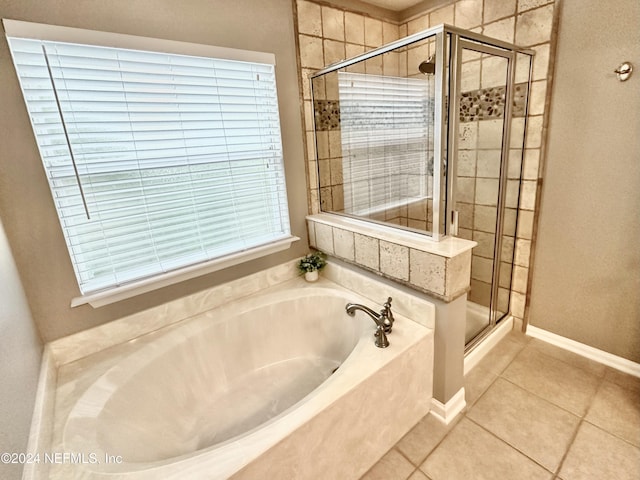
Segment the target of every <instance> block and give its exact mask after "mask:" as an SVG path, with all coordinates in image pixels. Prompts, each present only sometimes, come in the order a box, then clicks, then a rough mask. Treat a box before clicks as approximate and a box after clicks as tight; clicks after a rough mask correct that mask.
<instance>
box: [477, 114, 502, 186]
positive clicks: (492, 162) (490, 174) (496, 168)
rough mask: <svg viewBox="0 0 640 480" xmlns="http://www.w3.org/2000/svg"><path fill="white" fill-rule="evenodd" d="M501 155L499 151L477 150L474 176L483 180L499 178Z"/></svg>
mask: <svg viewBox="0 0 640 480" xmlns="http://www.w3.org/2000/svg"><path fill="white" fill-rule="evenodd" d="M480 123H482V122H480ZM501 153H502V152H501V151H500V150H478V165H477V167H476V175H477V176H478V177H483V178H500V160H501Z"/></svg>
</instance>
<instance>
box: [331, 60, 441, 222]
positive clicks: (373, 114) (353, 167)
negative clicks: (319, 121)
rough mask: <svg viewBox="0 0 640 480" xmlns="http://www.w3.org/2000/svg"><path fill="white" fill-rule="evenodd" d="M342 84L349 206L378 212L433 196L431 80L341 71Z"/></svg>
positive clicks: (346, 201)
mask: <svg viewBox="0 0 640 480" xmlns="http://www.w3.org/2000/svg"><path fill="white" fill-rule="evenodd" d="M338 87H339V90H338V91H339V96H340V128H341V136H342V155H343V175H344V185H345V187H344V207H345V211H348V212H351V213H353V214H355V215H364V216H368V215H375V214H376V213H379V212H383V211H385V210H388V209H390V208H394V207H398V206H401V205H405V204H406V203H407V202H409V201H413V200H419V199H423V198H429V197H431V195H432V191H431V190H432V187H431V186H432V185H433V180H432V176H433V171H432V169H433V145H432V140H431V139H432V136H433V98H432V96H433V93H432V92H431V90H430V86H429V83H428V82H427V81H426V80H425V79H424V78H403V77H394V76H383V75H372V74H362V73H351V72H344V71H339V72H338Z"/></svg>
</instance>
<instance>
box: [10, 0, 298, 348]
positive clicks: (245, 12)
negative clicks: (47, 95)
mask: <svg viewBox="0 0 640 480" xmlns="http://www.w3.org/2000/svg"><path fill="white" fill-rule="evenodd" d="M0 16H1V17H3V18H11V19H15V20H25V21H32V22H41V23H50V24H54V25H63V26H70V27H79V28H85V29H94V30H102V31H108V32H117V33H126V34H133V35H141V36H148V37H155V38H163V39H170V40H179V41H186V42H195V43H203V44H211V45H218V46H223V47H232V48H240V49H246V50H258V51H267V52H273V53H275V55H276V62H277V65H276V77H277V83H278V96H279V106H280V118H281V125H282V136H283V149H284V157H285V169H286V176H287V191H288V195H289V205H290V214H291V227H292V232H293V234H294V235H296V236H298V237H300V238H301V239H302V240H301V241H300V242H297V243H295V244H294V245H293V247H292V248H291V249H289V250H287V251H285V252H280V253H278V254H275V255H272V256H270V257H267V258H263V259H260V260H256V261H253V262H251V263H250V264H244V265H239V266H237V267H233V268H229V269H226V270H223V271H220V272H216V273H212V274H210V275H206V276H203V277H199V278H197V279H193V280H191V281H187V282H183V283H181V284H177V285H174V286H171V287H166V288H163V289H161V290H157V291H155V292H151V293H148V294H145V295H141V296H138V297H135V298H133V299H129V300H125V301H122V302H119V303H117V304H113V305H110V306H105V307H101V308H98V309H93V308H92V307H90V306H83V307H77V308H74V309H71V308H70V307H69V303H70V300H71V298H72V297H74V296H77V295H78V294H79V291H78V287H77V283H76V280H75V276H74V274H73V269H72V266H71V262H70V260H69V256H68V253H67V250H66V247H65V244H64V238H63V236H62V232H61V229H60V226H59V223H58V220H57V217H56V213H55V210H54V205H53V201H52V199H51V195H50V193H49V187H48V185H47V180H46V177H45V174H44V171H43V167H42V163H41V161H40V158H39V156H38V151H37V146H36V143H35V140H34V138H33V132H32V130H31V126H30V124H29V118H28V116H27V112H26V109H25V106H24V102H23V99H22V95H21V93H20V88H19V84H18V80H17V78H16V75H15V71H14V68H13V64H12V63H11V59H10V55H9V50H8V47H7V42H6V39H5V38H4V36H2V38H0V91H2V95H0V112H2V115H0V218H1V219H2V221H3V223H4V225H5V229H6V232H7V237H8V238H9V242H10V244H11V246H12V249H13V252H14V255H15V260H16V264H17V266H18V270H19V272H20V276H21V278H22V282H23V284H24V287H25V291H26V295H27V298H28V301H29V305H30V307H31V311H32V313H33V317H34V319H35V321H36V323H37V325H38V329H39V331H40V333H41V336H42V338H43V340H44V341H45V342H47V341H50V340H53V339H56V338H59V337H62V336H65V335H68V334H71V333H74V332H77V331H80V330H84V329H86V328H90V327H93V326H96V325H99V324H101V323H105V322H108V321H110V320H113V319H115V318H119V317H121V316H124V315H128V314H131V313H134V312H136V311H140V310H143V309H146V308H149V307H152V306H155V305H158V304H160V303H163V302H166V301H168V300H171V299H174V298H178V297H180V296H183V295H187V294H190V293H193V292H196V291H198V290H202V289H205V288H208V287H210V286H213V285H216V284H219V283H223V282H226V281H229V280H232V279H234V278H238V277H240V276H243V275H247V274H250V273H253V272H255V271H258V270H261V269H264V268H267V267H270V266H272V265H276V264H278V263H281V262H284V261H286V260H289V259H292V258H295V257H297V256H301V255H303V254H304V253H305V252H306V250H307V245H308V242H307V232H306V226H305V223H304V217H305V215H306V213H307V208H306V204H307V202H306V180H305V164H304V160H303V145H302V138H303V133H302V126H301V113H300V103H299V91H298V80H297V76H296V47H295V37H294V30H293V11H292V4H291V1H290V0H269V1H263V0H242V1H228V0H189V1H188V2H187V1H175V0H136V1H131V0H109V1H104V0H83V1H74V0H69V1H66V0H21V1H19V2H16V1H10V0H0Z"/></svg>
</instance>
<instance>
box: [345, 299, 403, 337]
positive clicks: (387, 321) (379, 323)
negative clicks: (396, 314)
mask: <svg viewBox="0 0 640 480" xmlns="http://www.w3.org/2000/svg"><path fill="white" fill-rule="evenodd" d="M383 307H384V308H383V309H382V310H380V313H376V312H375V311H374V310H372V309H371V308H369V307H367V306H366V305H361V304H359V303H347V306H346V307H345V308H346V311H347V314H348V315H350V316H352V317H353V316H354V315H355V314H356V311H358V310H360V311H361V312H364V313H366V314H367V315H368V316H369V317H371V319H372V320H373V321H374V322H375V324H376V333H375V337H376V341H375V345H376V347H380V348H386V347H388V346H389V340H388V339H387V333H391V328H392V326H393V321H394V319H393V313H392V312H391V297H389V298H388V299H387V301H386V303H385V304H384V306H383Z"/></svg>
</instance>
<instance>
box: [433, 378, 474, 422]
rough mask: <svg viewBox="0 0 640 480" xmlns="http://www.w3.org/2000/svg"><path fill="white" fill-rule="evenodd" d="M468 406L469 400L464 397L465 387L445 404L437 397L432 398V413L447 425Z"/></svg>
mask: <svg viewBox="0 0 640 480" xmlns="http://www.w3.org/2000/svg"><path fill="white" fill-rule="evenodd" d="M466 406H467V402H466V401H465V397H464V387H463V388H461V389H460V390H458V393H456V394H455V395H454V396H453V397H451V398H450V399H449V401H448V402H447V403H446V404H443V403H442V402H440V401H439V400H436V399H435V398H432V399H431V412H430V413H431V415H433V416H434V417H436V418H437V419H438V420H439V421H440V422H442V423H444V424H445V425H449V423H451V421H452V420H453V419H454V418H455V417H456V415H458V414H459V413H460V412H462V410H464V407H466Z"/></svg>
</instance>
